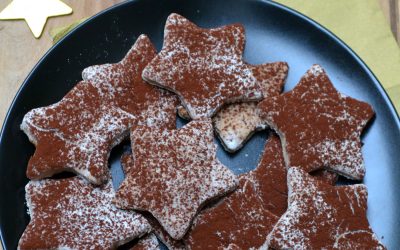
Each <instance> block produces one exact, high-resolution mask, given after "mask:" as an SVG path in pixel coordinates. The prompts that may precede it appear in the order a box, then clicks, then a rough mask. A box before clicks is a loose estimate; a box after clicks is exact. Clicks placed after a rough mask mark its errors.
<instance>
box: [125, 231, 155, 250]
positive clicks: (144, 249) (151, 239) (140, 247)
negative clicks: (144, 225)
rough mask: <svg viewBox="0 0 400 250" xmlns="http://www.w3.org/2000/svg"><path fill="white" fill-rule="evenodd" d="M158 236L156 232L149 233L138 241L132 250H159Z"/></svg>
mask: <svg viewBox="0 0 400 250" xmlns="http://www.w3.org/2000/svg"><path fill="white" fill-rule="evenodd" d="M159 249H160V245H159V244H158V240H157V237H156V235H155V234H154V233H149V234H147V235H145V236H143V237H142V238H140V240H139V241H138V243H137V244H135V245H134V246H133V247H132V248H130V250H159Z"/></svg>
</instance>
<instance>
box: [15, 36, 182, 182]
mask: <svg viewBox="0 0 400 250" xmlns="http://www.w3.org/2000/svg"><path fill="white" fill-rule="evenodd" d="M155 55H156V51H155V49H154V47H153V45H152V44H151V42H150V40H149V39H148V38H147V37H146V36H144V35H142V36H140V37H139V38H138V40H137V41H136V43H135V44H134V46H133V47H132V49H131V50H130V51H129V52H128V54H127V55H126V56H125V58H124V59H123V60H122V61H121V62H119V63H116V64H105V65H99V66H92V67H89V68H87V69H85V70H84V71H83V74H82V76H83V81H81V82H79V83H78V84H77V85H76V86H75V87H74V88H73V89H72V90H71V91H70V92H69V93H68V94H67V95H66V96H65V97H64V98H63V99H62V100H61V101H60V102H58V103H56V104H53V105H50V106H47V107H43V108H37V109H34V110H31V111H30V112H29V113H27V114H26V115H25V117H24V119H23V122H22V124H21V129H22V130H23V131H24V132H25V133H26V134H27V135H28V137H29V139H30V141H31V142H32V143H33V144H35V145H36V151H35V153H34V155H33V156H32V157H31V159H30V160H29V163H28V168H27V172H26V174H27V176H28V178H30V179H40V178H44V177H49V176H52V175H53V174H55V173H58V172H62V171H72V172H75V173H77V174H80V175H82V176H83V177H85V178H86V179H87V180H89V181H90V182H92V183H94V184H101V183H103V182H105V181H106V180H107V179H108V178H109V171H108V162H107V161H108V156H109V153H110V151H111V149H112V148H113V147H114V146H115V145H117V144H118V143H119V142H121V140H122V139H124V138H125V137H127V136H128V134H129V128H130V127H131V126H133V125H148V126H158V125H160V124H163V123H164V122H165V120H168V119H175V116H174V115H172V116H171V115H170V114H173V113H174V112H175V108H176V104H177V103H176V102H177V99H176V97H175V96H173V95H172V94H171V93H168V92H166V91H164V90H159V89H157V88H155V87H154V86H151V85H149V84H147V83H146V82H145V81H143V80H142V78H141V73H142V70H143V68H144V67H145V66H146V65H147V63H148V62H149V61H150V60H151V59H152V58H153V57H154V56H155ZM170 117H173V118H170Z"/></svg>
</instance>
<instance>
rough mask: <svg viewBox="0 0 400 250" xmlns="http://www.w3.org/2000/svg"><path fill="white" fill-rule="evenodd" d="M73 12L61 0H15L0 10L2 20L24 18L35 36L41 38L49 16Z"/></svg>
mask: <svg viewBox="0 0 400 250" xmlns="http://www.w3.org/2000/svg"><path fill="white" fill-rule="evenodd" d="M71 13H72V8H71V7H69V6H68V5H66V4H65V3H63V2H62V1H61V0H35V1H32V0H13V1H12V2H11V3H10V4H9V5H8V6H7V7H6V8H5V9H4V10H2V11H1V12H0V20H16V19H24V20H25V21H26V23H27V24H28V26H29V28H30V30H31V31H32V33H33V35H34V36H35V38H39V37H40V36H41V35H42V32H43V29H44V26H45V24H46V22H47V18H49V17H54V16H62V15H68V14H71Z"/></svg>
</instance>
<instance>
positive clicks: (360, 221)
mask: <svg viewBox="0 0 400 250" xmlns="http://www.w3.org/2000/svg"><path fill="white" fill-rule="evenodd" d="M288 189H289V199H288V200H289V208H288V210H287V211H286V213H285V214H284V215H283V216H282V217H281V218H280V219H279V221H278V222H277V224H276V225H275V227H274V229H273V230H272V232H271V233H270V235H269V236H268V238H267V241H266V243H265V245H264V247H270V248H272V249H386V248H385V247H384V246H383V245H382V244H381V243H380V242H379V241H378V239H377V237H376V236H375V234H374V233H373V232H372V230H371V228H370V226H369V223H368V220H367V217H366V209H367V189H366V187H365V185H362V184H357V185H350V186H336V187H334V186H331V185H328V184H326V183H324V182H321V181H318V180H315V179H313V178H311V177H310V176H309V175H308V174H307V173H306V172H304V171H303V170H301V169H299V168H295V167H294V168H290V169H289V171H288Z"/></svg>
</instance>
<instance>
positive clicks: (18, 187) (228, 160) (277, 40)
mask: <svg viewBox="0 0 400 250" xmlns="http://www.w3.org/2000/svg"><path fill="white" fill-rule="evenodd" d="M171 12H177V13H179V14H181V15H183V16H185V17H187V18H189V19H190V20H192V21H194V22H195V23H197V24H198V25H200V26H202V27H216V26H220V25H224V24H229V23H233V22H240V23H243V24H244V26H245V28H246V35H247V42H246V51H245V58H246V60H247V61H248V62H249V63H253V64H257V63H263V62H271V61H278V60H283V61H287V62H288V63H289V65H290V71H289V77H288V80H287V84H286V86H285V91H288V90H290V89H291V88H293V86H294V85H295V84H296V83H297V81H298V80H299V78H300V77H301V76H302V75H303V74H304V73H305V71H306V70H307V69H308V68H309V67H310V66H311V65H312V64H314V63H318V64H321V65H322V66H323V67H324V68H325V69H326V71H327V72H328V74H329V76H330V77H331V80H332V81H333V83H334V84H335V86H336V87H337V88H338V89H339V90H340V91H341V92H343V93H345V94H347V95H350V96H352V97H355V98H358V99H360V100H363V101H367V102H368V103H370V104H371V105H372V106H373V107H374V109H375V111H376V118H375V120H374V121H373V122H372V124H371V126H370V127H369V128H368V129H367V131H366V132H365V133H364V135H363V142H364V147H363V153H364V157H365V164H366V168H367V174H366V177H365V180H364V183H365V184H366V185H367V187H368V190H369V196H368V206H369V208H368V218H369V221H370V223H371V225H372V228H373V229H374V231H375V232H376V234H377V235H378V237H379V238H381V239H382V241H383V242H384V243H385V244H386V245H387V246H388V247H389V249H399V248H400V237H398V235H400V220H399V215H398V214H399V212H400V209H399V206H400V193H399V189H400V185H399V181H400V168H399V164H400V163H399V162H400V124H399V118H398V116H397V114H396V112H395V111H394V109H393V106H392V105H391V103H390V101H389V99H388V98H387V96H386V94H385V92H384V91H383V88H382V87H381V85H380V84H379V82H378V81H377V79H376V78H375V77H374V76H373V74H372V73H371V72H370V71H369V69H368V68H367V67H366V66H365V65H364V63H363V62H362V61H361V60H360V59H359V58H358V57H357V56H356V55H355V54H354V53H353V52H352V51H351V50H350V49H349V48H348V47H346V46H345V45H344V44H343V43H342V42H341V41H340V40H338V39H337V38H336V37H335V36H333V35H332V34H330V33H329V32H328V31H326V30H325V29H324V28H322V27H321V26H319V25H318V24H316V23H314V22H313V21H311V20H309V19H308V18H306V17H304V16H302V15H300V14H298V13H296V12H294V11H292V10H290V9H287V8H285V7H282V6H280V5H278V4H275V3H271V2H268V1H261V0H229V1H227V0H214V1H201V0H198V1H195V0H193V1H185V0H168V1H166V0H139V1H129V2H126V3H124V4H121V5H118V6H115V7H113V8H111V9H109V10H107V11H105V12H103V13H101V14H99V15H97V16H95V17H94V18H91V19H90V20H88V21H87V22H85V23H84V24H83V25H80V26H79V27H78V28H77V29H75V31H74V32H72V33H70V34H69V35H68V36H67V37H66V38H64V39H63V40H62V41H61V42H59V43H58V44H57V45H55V46H54V47H53V48H52V49H51V50H50V51H49V52H48V53H47V54H46V55H45V56H44V57H43V59H42V60H41V61H40V62H39V63H38V65H37V66H36V67H35V68H34V69H33V71H32V72H31V74H30V75H29V76H28V78H27V79H26V81H25V82H24V84H23V85H22V87H21V89H20V91H19V92H18V93H17V96H16V98H15V99H14V102H13V104H12V105H11V108H10V110H9V113H8V115H7V118H6V120H5V122H4V126H3V130H2V133H1V141H0V229H1V236H2V237H1V238H2V242H3V246H4V247H5V249H16V246H17V244H18V239H19V237H20V236H21V234H22V232H23V230H24V228H25V226H26V225H27V223H28V222H29V216H28V215H27V214H26V206H25V204H24V186H25V184H26V183H27V181H28V180H27V179H26V177H25V170H26V164H27V162H28V160H29V157H30V155H32V153H33V151H34V147H33V145H31V144H30V143H29V141H28V139H27V137H26V136H25V135H24V134H23V133H22V132H21V131H20V130H19V124H20V123H21V120H22V118H23V116H24V114H25V113H26V112H27V111H29V110H30V109H32V108H36V107H40V106H44V105H48V104H51V103H54V102H57V101H58V100H60V99H61V98H62V96H63V95H65V94H66V93H67V92H68V91H69V90H70V89H71V88H72V87H73V86H74V85H75V84H76V83H77V82H78V81H79V80H80V79H81V76H80V74H81V71H82V69H84V68H85V67H87V66H90V65H94V64H102V63H109V62H117V61H119V60H120V59H121V58H122V57H123V56H124V54H125V53H126V52H127V51H128V49H129V48H130V47H131V46H132V44H133V43H134V42H135V40H136V38H137V37H138V36H139V35H140V34H142V33H145V34H147V35H149V37H150V38H151V40H152V41H153V42H154V43H155V45H156V46H157V48H158V49H160V48H161V45H162V37H163V27H164V23H165V20H166V18H167V16H168V15H169V14H170V13H171ZM267 134H268V133H267V132H262V133H258V134H257V135H256V136H254V137H253V138H252V140H251V141H250V142H248V143H247V145H246V146H245V147H244V148H243V149H242V150H241V151H240V152H239V153H236V154H234V155H228V154H227V153H225V152H223V150H221V148H220V149H219V153H218V156H219V158H220V159H221V161H222V162H224V163H225V164H226V165H228V166H229V167H230V168H231V169H233V170H234V172H235V173H241V172H245V171H248V170H250V169H252V168H254V167H255V166H256V164H257V161H258V157H259V154H260V152H261V150H262V148H263V145H264V141H265V138H266V137H267ZM127 147H128V146H126V145H125V146H124V145H121V146H118V147H117V148H116V149H115V150H114V151H113V153H112V155H111V159H110V163H111V166H112V167H111V171H112V173H113V176H114V184H115V185H118V183H119V182H120V181H121V179H122V178H123V176H122V174H121V169H120V165H119V161H118V159H119V155H120V153H121V152H122V151H123V150H127ZM344 182H346V181H344ZM398 193H399V194H398Z"/></svg>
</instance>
